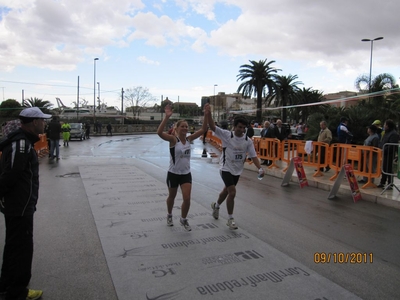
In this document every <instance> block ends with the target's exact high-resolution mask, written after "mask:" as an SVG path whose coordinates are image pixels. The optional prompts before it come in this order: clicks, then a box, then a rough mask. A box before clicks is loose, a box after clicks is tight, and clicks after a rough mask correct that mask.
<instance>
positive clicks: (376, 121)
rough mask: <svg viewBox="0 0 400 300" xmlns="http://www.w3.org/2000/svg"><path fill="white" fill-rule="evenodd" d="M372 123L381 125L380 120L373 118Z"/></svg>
mask: <svg viewBox="0 0 400 300" xmlns="http://www.w3.org/2000/svg"><path fill="white" fill-rule="evenodd" d="M372 125H381V121H379V120H375V121H374V122H372Z"/></svg>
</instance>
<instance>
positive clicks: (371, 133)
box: [358, 125, 380, 183]
mask: <svg viewBox="0 0 400 300" xmlns="http://www.w3.org/2000/svg"><path fill="white" fill-rule="evenodd" d="M367 128H368V129H367V133H368V137H367V138H366V139H365V141H364V146H372V147H378V146H379V141H380V136H379V135H378V133H377V131H378V128H377V127H376V126H375V125H370V126H368V127H367ZM363 159H365V160H366V167H367V169H366V171H367V172H369V170H368V165H369V160H370V158H369V157H365V153H363ZM376 161H377V157H376V154H374V155H373V156H372V173H375V172H376ZM367 181H368V177H363V178H362V179H361V180H359V181H358V182H359V183H366V182H367ZM372 182H374V178H372Z"/></svg>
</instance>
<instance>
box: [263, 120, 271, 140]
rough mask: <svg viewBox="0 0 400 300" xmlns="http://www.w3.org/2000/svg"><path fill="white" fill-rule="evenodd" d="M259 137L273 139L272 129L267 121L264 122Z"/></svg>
mask: <svg viewBox="0 0 400 300" xmlns="http://www.w3.org/2000/svg"><path fill="white" fill-rule="evenodd" d="M260 135H261V137H264V138H274V129H273V128H272V127H271V123H270V122H269V121H265V122H264V128H263V129H262V130H261V133H260Z"/></svg>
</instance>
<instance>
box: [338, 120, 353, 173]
mask: <svg viewBox="0 0 400 300" xmlns="http://www.w3.org/2000/svg"><path fill="white" fill-rule="evenodd" d="M348 123H349V120H348V119H347V118H346V117H341V118H340V124H339V126H338V127H337V129H336V133H337V136H338V143H340V144H351V141H352V140H353V135H352V134H351V132H350V131H349V129H348V128H347V124H348ZM344 150H345V149H343V148H338V151H340V152H339V161H338V162H336V164H337V166H338V167H340V168H341V167H342V165H343V164H344V161H343V160H344V159H343V158H344V155H343V152H344Z"/></svg>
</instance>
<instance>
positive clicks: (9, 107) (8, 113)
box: [0, 99, 21, 118]
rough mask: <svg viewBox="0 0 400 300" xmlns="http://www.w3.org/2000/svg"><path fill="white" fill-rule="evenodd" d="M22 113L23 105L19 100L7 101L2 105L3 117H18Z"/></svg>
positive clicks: (0, 106) (1, 113) (0, 114)
mask: <svg viewBox="0 0 400 300" xmlns="http://www.w3.org/2000/svg"><path fill="white" fill-rule="evenodd" d="M20 111H21V104H19V102H18V101H17V100H14V99H7V100H5V101H3V102H1V104H0V116H1V117H6V118H8V117H18V116H19V113H20Z"/></svg>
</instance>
